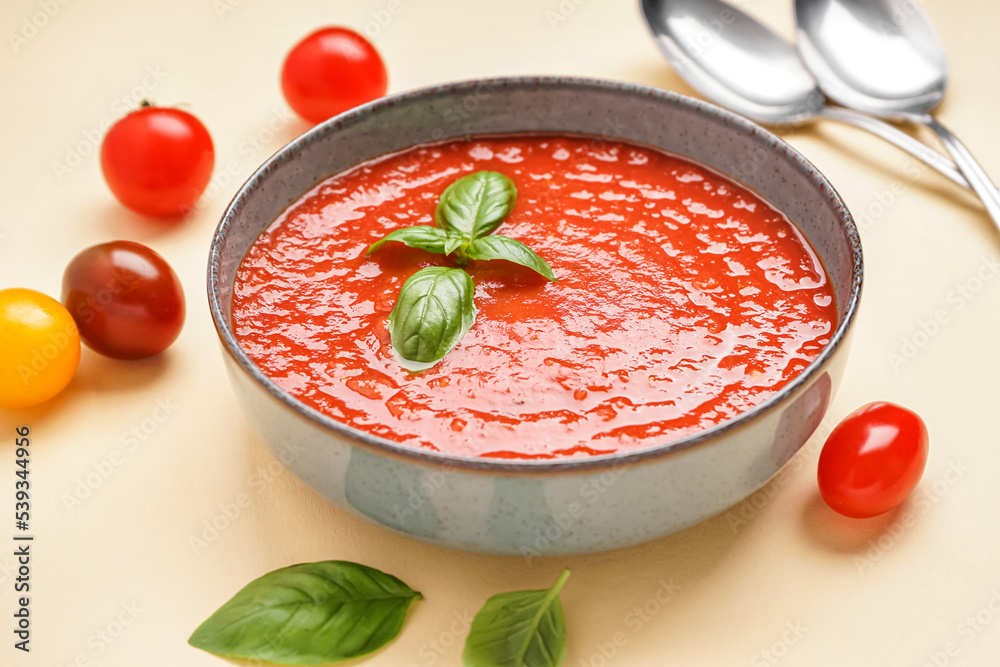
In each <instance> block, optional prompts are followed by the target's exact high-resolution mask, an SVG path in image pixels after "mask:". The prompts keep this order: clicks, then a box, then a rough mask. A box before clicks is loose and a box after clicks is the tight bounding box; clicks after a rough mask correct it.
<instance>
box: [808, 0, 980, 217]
mask: <svg viewBox="0 0 1000 667" xmlns="http://www.w3.org/2000/svg"><path fill="white" fill-rule="evenodd" d="M795 21H796V24H797V25H798V35H799V53H801V54H802V58H803V60H804V61H805V63H806V65H807V66H808V67H809V69H811V70H812V72H813V74H815V75H816V78H817V79H818V80H819V84H820V87H821V88H822V89H823V91H824V92H826V94H827V95H829V96H830V97H831V98H832V99H833V100H835V101H837V102H839V103H840V104H843V105H845V106H849V107H852V108H854V109H859V110H861V111H865V112H868V113H871V114H875V115H877V116H882V117H885V118H894V119H901V120H908V121H911V122H915V123H922V124H924V125H926V126H927V127H929V128H930V129H931V130H933V131H934V133H935V134H937V136H938V138H940V139H941V143H942V144H944V147H945V148H946V149H948V152H949V153H951V156H952V157H953V158H954V159H955V163H956V164H957V165H958V168H959V170H960V171H961V172H962V175H964V176H965V179H966V180H967V181H968V182H969V185H971V186H972V189H973V190H975V191H976V194H978V195H979V198H980V199H982V200H983V204H985V205H986V210H987V211H989V214H990V216H991V217H992V218H993V220H994V222H996V223H997V225H998V226H1000V193H998V192H997V189H996V186H995V185H993V182H992V181H990V177H989V176H988V175H987V174H986V171H985V170H984V169H983V168H982V166H980V164H979V163H978V162H976V159H975V158H973V157H972V153H970V152H969V150H968V149H967V148H966V147H965V146H964V145H963V144H962V142H961V141H959V140H958V137H956V136H955V135H954V134H952V133H951V131H950V130H948V128H946V127H945V126H944V125H942V124H941V123H940V122H938V120H937V119H936V118H934V117H933V116H931V115H930V114H929V113H928V112H929V111H930V110H931V109H933V108H934V107H936V106H937V105H938V103H940V102H941V99H942V98H943V97H944V91H945V86H946V84H947V82H948V63H947V60H946V58H945V52H944V45H943V44H942V43H941V39H940V38H939V37H938V35H937V32H936V31H935V30H934V26H933V25H932V24H931V22H930V20H929V19H928V18H927V15H926V14H924V12H923V11H922V10H921V9H920V7H919V6H918V5H917V3H915V2H913V0H795Z"/></svg>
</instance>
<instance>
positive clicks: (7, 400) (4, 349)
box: [0, 288, 80, 408]
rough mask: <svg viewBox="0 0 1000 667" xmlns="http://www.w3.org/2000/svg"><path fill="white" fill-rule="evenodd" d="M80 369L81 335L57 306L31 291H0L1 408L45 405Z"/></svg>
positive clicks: (62, 307)
mask: <svg viewBox="0 0 1000 667" xmlns="http://www.w3.org/2000/svg"><path fill="white" fill-rule="evenodd" d="M79 364H80V333H79V332H78V331H77V329H76V323H75V322H74V321H73V317H72V316H71V315H70V314H69V311H68V310H66V308H65V307H64V306H63V305H62V304H61V303H59V302H58V301H56V300H55V299H53V298H52V297H49V296H46V295H44V294H42V293H41V292H36V291H35V290H30V289H21V288H12V289H5V290H0V407H5V408H27V407H30V406H32V405H38V404H39V403H44V402H45V401H47V400H49V399H50V398H52V397H53V396H55V395H56V394H58V393H59V392H60V391H62V390H63V389H65V388H66V385H68V384H69V381H70V380H72V379H73V374H74V373H76V367H77V366H78V365H79Z"/></svg>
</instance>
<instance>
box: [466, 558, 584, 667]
mask: <svg viewBox="0 0 1000 667" xmlns="http://www.w3.org/2000/svg"><path fill="white" fill-rule="evenodd" d="M568 578H569V570H563V572H562V574H560V575H559V579H557V580H556V583H555V584H553V585H552V588H550V589H549V590H547V591H515V592H513V593H501V594H500V595H494V596H493V597H491V598H490V599H489V600H487V601H486V604H484V605H483V608H482V609H480V610H479V613H478V614H476V617H475V618H473V619H472V628H471V629H470V630H469V636H468V637H467V638H466V639H465V650H464V651H462V663H463V664H464V665H465V667H558V666H559V665H561V664H562V662H563V658H565V656H566V626H565V624H564V623H563V612H562V603H561V602H560V601H559V591H560V590H561V589H562V587H563V584H565V583H566V579H568Z"/></svg>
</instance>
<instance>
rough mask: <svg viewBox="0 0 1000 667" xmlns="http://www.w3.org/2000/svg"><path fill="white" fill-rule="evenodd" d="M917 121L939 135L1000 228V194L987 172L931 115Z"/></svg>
mask: <svg viewBox="0 0 1000 667" xmlns="http://www.w3.org/2000/svg"><path fill="white" fill-rule="evenodd" d="M916 120H919V121H920V122H921V123H924V124H925V125H926V126H927V127H929V128H931V129H932V130H933V131H934V133H935V134H937V135H938V138H939V139H941V143H942V144H944V147H945V148H947V149H948V152H949V153H951V156H952V157H953V158H955V163H956V164H957V165H958V168H959V169H961V170H962V174H963V175H964V176H965V178H966V180H968V181H969V184H970V185H971V186H972V189H973V190H975V191H976V194H977V195H979V198H980V199H982V200H983V204H984V205H985V206H986V210H987V211H988V212H989V214H990V217H991V218H993V222H994V223H996V225H997V226H998V227H1000V192H998V191H997V187H996V186H995V185H994V184H993V181H991V180H990V177H989V176H988V175H987V173H986V170H985V169H983V167H982V165H981V164H979V162H977V161H976V158H974V157H972V153H970V152H969V149H968V148H966V147H965V144H963V143H962V142H961V141H959V139H958V137H956V136H955V135H954V134H952V133H951V130H949V129H948V128H947V127H945V126H944V125H942V124H941V123H940V122H939V121H938V119H937V118H935V117H934V116H931V115H923V116H919V117H917V118H916Z"/></svg>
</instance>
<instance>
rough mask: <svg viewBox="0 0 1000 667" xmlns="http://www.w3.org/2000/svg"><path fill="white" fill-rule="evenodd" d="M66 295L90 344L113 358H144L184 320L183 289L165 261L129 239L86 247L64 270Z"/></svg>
mask: <svg viewBox="0 0 1000 667" xmlns="http://www.w3.org/2000/svg"><path fill="white" fill-rule="evenodd" d="M62 300H63V303H64V304H65V305H66V308H67V309H68V310H69V312H70V314H71V315H72V316H73V319H74V320H76V325H77V327H78V328H79V330H80V337H81V338H82V339H83V342H85V343H86V344H87V345H88V346H89V347H91V348H92V349H94V350H95V351H97V352H100V353H101V354H103V355H105V356H108V357H114V358H115V359H143V358H145V357H151V356H153V355H154V354H158V353H160V352H162V351H163V350H165V349H167V347H168V346H169V345H170V344H171V343H173V342H174V339H176V338H177V335H178V334H179V333H180V331H181V327H182V326H183V325H184V291H183V289H182V288H181V283H180V280H178V279H177V274H175V273H174V271H173V269H171V268H170V265H169V264H167V262H166V260H165V259H163V258H162V257H160V256H159V255H158V254H156V253H155V252H153V251H152V250H151V249H149V248H147V247H146V246H144V245H141V244H139V243H132V242H131V241H112V242H111V243H102V244H101V245H96V246H93V247H91V248H87V249H86V250H84V251H83V252H81V253H80V254H78V255H77V256H76V257H74V258H73V261H71V262H70V263H69V266H67V267H66V272H65V273H64V274H63V288H62Z"/></svg>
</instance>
